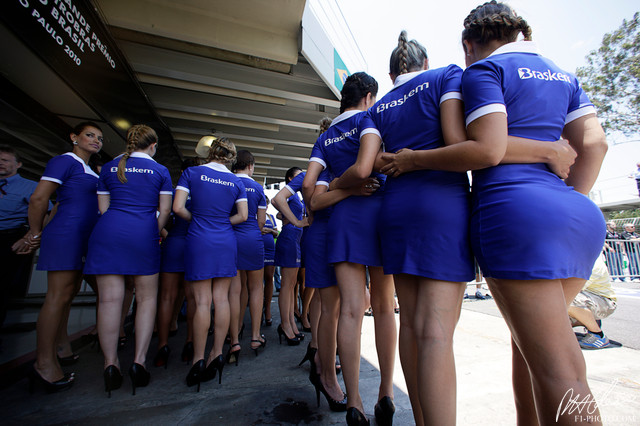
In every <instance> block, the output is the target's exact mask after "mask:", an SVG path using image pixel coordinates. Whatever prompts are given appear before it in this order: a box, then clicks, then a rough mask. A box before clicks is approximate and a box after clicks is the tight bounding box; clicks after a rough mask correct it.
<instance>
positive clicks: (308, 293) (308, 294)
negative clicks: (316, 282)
mask: <svg viewBox="0 0 640 426" xmlns="http://www.w3.org/2000/svg"><path fill="white" fill-rule="evenodd" d="M315 290H316V289H315V288H313V287H307V286H306V285H305V286H304V291H303V292H302V327H304V328H311V324H309V319H308V318H307V316H308V315H309V304H310V303H311V299H312V298H313V295H314V293H315Z"/></svg>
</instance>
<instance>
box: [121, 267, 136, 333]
mask: <svg viewBox="0 0 640 426" xmlns="http://www.w3.org/2000/svg"><path fill="white" fill-rule="evenodd" d="M124 284H125V286H124V299H123V300H122V310H121V311H120V312H121V314H120V315H121V317H120V337H125V336H126V333H125V331H124V321H125V319H126V318H127V314H128V313H129V309H130V308H131V302H133V277H131V276H125V277H124Z"/></svg>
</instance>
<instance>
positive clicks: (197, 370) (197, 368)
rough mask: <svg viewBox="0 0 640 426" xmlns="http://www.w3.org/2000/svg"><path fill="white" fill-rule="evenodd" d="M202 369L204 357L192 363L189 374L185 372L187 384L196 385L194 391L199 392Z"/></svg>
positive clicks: (203, 368) (203, 367)
mask: <svg viewBox="0 0 640 426" xmlns="http://www.w3.org/2000/svg"><path fill="white" fill-rule="evenodd" d="M204 370H205V363H204V359H201V360H200V361H198V362H196V363H195V364H193V366H192V367H191V370H189V374H187V386H189V387H191V386H193V385H198V388H197V389H196V392H200V382H201V381H202V376H203V375H204Z"/></svg>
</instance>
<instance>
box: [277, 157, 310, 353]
mask: <svg viewBox="0 0 640 426" xmlns="http://www.w3.org/2000/svg"><path fill="white" fill-rule="evenodd" d="M284 178H285V182H286V184H287V185H286V186H285V187H284V188H282V189H281V190H280V191H279V192H278V193H277V194H276V196H275V197H274V199H273V205H274V206H275V208H276V209H278V211H280V212H281V213H282V215H283V216H284V218H285V219H286V221H284V225H283V226H282V232H280V235H279V236H278V240H277V241H276V255H275V264H276V266H280V271H281V274H282V281H281V287H280V296H279V297H278V307H279V308H280V325H278V337H279V338H282V337H284V338H285V340H286V342H287V344H288V345H289V346H295V345H299V344H300V341H301V340H302V339H303V338H304V334H301V333H300V332H299V331H298V327H297V325H296V320H295V316H294V306H295V303H296V302H295V301H296V295H295V286H296V279H297V276H298V269H299V268H300V238H301V237H302V228H304V227H305V226H309V221H308V219H307V217H303V216H304V207H303V205H302V202H301V201H300V198H299V197H298V191H300V189H302V180H303V179H304V173H302V170H301V169H300V168H299V167H291V168H290V169H289V170H287V172H286V173H285V177H284ZM285 205H286V206H287V207H288V208H287V209H286V210H285V209H284V206H285Z"/></svg>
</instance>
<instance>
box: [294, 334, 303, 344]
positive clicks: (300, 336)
mask: <svg viewBox="0 0 640 426" xmlns="http://www.w3.org/2000/svg"><path fill="white" fill-rule="evenodd" d="M296 339H298V341H300V342H302V341H303V340H304V334H302V333H297V334H296Z"/></svg>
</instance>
